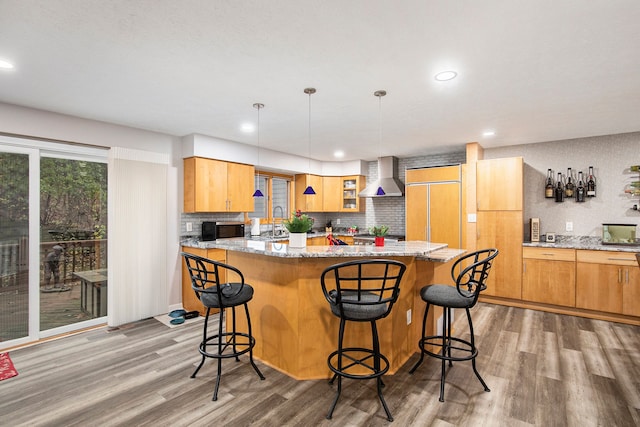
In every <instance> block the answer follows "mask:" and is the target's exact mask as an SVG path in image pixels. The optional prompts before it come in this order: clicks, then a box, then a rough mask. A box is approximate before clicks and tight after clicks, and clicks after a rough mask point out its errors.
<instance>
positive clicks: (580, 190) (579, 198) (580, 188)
mask: <svg viewBox="0 0 640 427" xmlns="http://www.w3.org/2000/svg"><path fill="white" fill-rule="evenodd" d="M585 193H586V189H585V188H584V181H583V180H582V171H580V172H578V185H577V186H576V202H584V196H585Z"/></svg>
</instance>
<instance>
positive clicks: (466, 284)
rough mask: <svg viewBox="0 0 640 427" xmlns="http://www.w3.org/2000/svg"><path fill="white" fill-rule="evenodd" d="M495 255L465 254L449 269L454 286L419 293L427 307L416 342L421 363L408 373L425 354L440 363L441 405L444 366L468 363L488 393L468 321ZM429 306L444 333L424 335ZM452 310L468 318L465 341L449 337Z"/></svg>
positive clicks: (489, 252) (428, 288)
mask: <svg viewBox="0 0 640 427" xmlns="http://www.w3.org/2000/svg"><path fill="white" fill-rule="evenodd" d="M497 255H498V250H497V249H483V250H479V251H476V252H472V253H470V254H467V255H465V256H463V257H461V258H459V259H458V260H457V261H456V262H455V263H454V264H453V266H452V268H451V277H452V279H453V280H454V281H455V284H456V285H455V286H449V285H440V284H436V285H427V286H425V287H423V288H422V289H421V290H420V297H421V298H422V300H423V301H424V302H426V304H427V305H426V307H425V310H424V317H423V319H422V338H421V339H420V340H419V341H418V347H419V348H420V360H418V362H416V364H415V365H414V366H413V368H411V370H410V371H409V373H410V374H413V373H414V372H415V370H416V369H418V367H419V366H420V364H422V361H423V360H424V355H425V354H426V355H428V356H431V357H435V358H437V359H440V360H441V363H442V364H441V371H440V399H439V400H440V402H444V383H445V374H446V362H449V367H451V366H453V362H454V361H465V360H471V364H472V367H473V372H474V373H475V375H476V377H477V378H478V380H479V381H480V383H481V384H482V386H483V387H484V390H485V391H490V389H489V387H488V386H487V384H486V383H485V382H484V380H483V379H482V377H481V376H480V373H479V372H478V370H477V368H476V357H477V356H478V349H477V348H476V345H475V337H474V333H473V322H472V321H471V313H470V311H469V309H471V308H472V307H474V306H475V305H476V302H477V301H478V297H479V295H480V292H481V291H483V290H484V289H486V281H487V278H488V277H489V270H490V269H491V264H492V262H493V260H494V258H495V257H496V256H497ZM467 264H469V265H467ZM458 269H461V271H460V273H458V274H456V271H457V270H458ZM432 305H435V306H439V307H442V308H443V310H442V317H443V319H442V328H443V330H442V331H440V333H439V334H436V335H426V325H427V316H428V314H429V308H430V306H432ZM455 308H458V309H464V310H465V312H466V314H467V321H468V323H469V333H470V338H469V339H468V340H467V339H462V338H460V337H455V336H452V335H451V319H452V312H451V310H452V309H455Z"/></svg>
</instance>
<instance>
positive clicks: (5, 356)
mask: <svg viewBox="0 0 640 427" xmlns="http://www.w3.org/2000/svg"><path fill="white" fill-rule="evenodd" d="M16 375H18V371H16V368H15V367H14V366H13V362H12V361H11V358H10V357H9V353H0V381H2V380H6V379H7V378H11V377H15V376H16Z"/></svg>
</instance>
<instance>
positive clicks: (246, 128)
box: [240, 123, 256, 133]
mask: <svg viewBox="0 0 640 427" xmlns="http://www.w3.org/2000/svg"><path fill="white" fill-rule="evenodd" d="M240 129H241V130H242V132H245V133H251V132H254V131H255V130H256V127H255V125H254V124H253V123H243V124H242V126H240Z"/></svg>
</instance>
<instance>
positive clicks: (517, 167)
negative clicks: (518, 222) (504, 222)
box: [476, 157, 523, 211]
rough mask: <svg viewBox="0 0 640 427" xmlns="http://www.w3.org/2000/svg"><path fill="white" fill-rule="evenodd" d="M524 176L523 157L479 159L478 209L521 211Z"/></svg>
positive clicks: (477, 170) (477, 175) (477, 177)
mask: <svg viewBox="0 0 640 427" xmlns="http://www.w3.org/2000/svg"><path fill="white" fill-rule="evenodd" d="M522 176H523V161H522V157H511V158H506V159H491V160H480V161H478V164H477V169H476V181H477V182H476V198H477V204H478V210H479V211H486V210H511V211H521V210H522V205H523V201H522V200H523V188H522V186H523V178H522Z"/></svg>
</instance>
